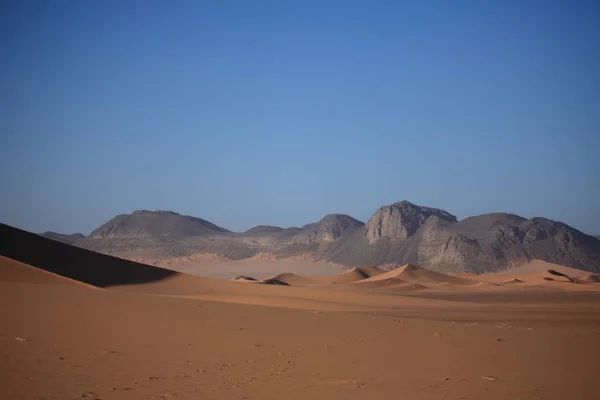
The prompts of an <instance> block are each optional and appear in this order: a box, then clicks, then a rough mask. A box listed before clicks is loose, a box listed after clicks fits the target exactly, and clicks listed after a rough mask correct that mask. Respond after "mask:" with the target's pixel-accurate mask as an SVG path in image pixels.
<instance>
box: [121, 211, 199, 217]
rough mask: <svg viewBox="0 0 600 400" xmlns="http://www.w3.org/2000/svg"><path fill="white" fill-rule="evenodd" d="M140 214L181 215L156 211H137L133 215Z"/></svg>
mask: <svg viewBox="0 0 600 400" xmlns="http://www.w3.org/2000/svg"><path fill="white" fill-rule="evenodd" d="M140 214H157V215H181V214H179V213H176V212H173V211H169V210H155V211H151V210H135V211H134V212H132V213H131V215H140ZM125 215H126V214H125ZM192 218H193V217H192Z"/></svg>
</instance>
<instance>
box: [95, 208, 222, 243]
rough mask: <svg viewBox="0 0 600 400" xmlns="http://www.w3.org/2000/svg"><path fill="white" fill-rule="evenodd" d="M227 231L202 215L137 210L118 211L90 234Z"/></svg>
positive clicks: (180, 234) (120, 235) (177, 234)
mask: <svg viewBox="0 0 600 400" xmlns="http://www.w3.org/2000/svg"><path fill="white" fill-rule="evenodd" d="M226 232H229V231H228V230H226V229H224V228H221V227H220V226H217V225H215V224H213V223H211V222H208V221H205V220H203V219H201V218H196V217H191V216H188V215H181V214H177V213H174V212H172V211H147V210H138V211H134V212H133V213H131V214H121V215H117V216H116V217H114V218H113V219H111V220H110V221H108V222H107V223H105V224H104V225H102V226H100V227H99V228H98V229H96V230H94V231H93V232H92V233H91V234H90V236H89V238H91V239H102V238H132V237H137V238H148V237H157V236H171V237H187V236H199V235H206V234H214V233H226Z"/></svg>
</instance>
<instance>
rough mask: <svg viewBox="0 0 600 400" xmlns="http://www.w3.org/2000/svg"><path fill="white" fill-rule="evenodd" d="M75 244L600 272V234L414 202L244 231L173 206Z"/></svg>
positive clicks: (169, 252)
mask: <svg viewBox="0 0 600 400" xmlns="http://www.w3.org/2000/svg"><path fill="white" fill-rule="evenodd" d="M52 235H53V236H54V237H53V238H54V239H55V240H61V241H66V240H71V239H69V238H65V237H63V236H68V235H62V236H60V235H59V234H52ZM57 235H59V236H57ZM46 236H48V235H46ZM48 237H51V236H48ZM67 243H69V242H67ZM71 243H72V244H75V245H77V246H80V247H85V248H89V249H92V250H95V251H99V252H103V253H108V254H112V255H117V256H126V257H131V256H139V255H144V256H145V257H150V258H152V257H156V258H161V257H162V258H169V257H180V256H185V255H189V254H193V253H217V254H220V255H221V256H223V257H227V258H230V259H241V258H247V257H252V256H254V255H256V254H258V253H267V254H271V255H274V256H277V257H290V256H298V255H303V256H309V257H312V258H313V259H317V260H327V261H332V262H336V263H340V264H343V265H346V266H356V265H378V266H386V267H389V268H393V267H394V266H396V265H403V264H417V265H421V266H424V267H427V268H429V269H433V270H438V271H446V272H448V271H469V272H474V273H482V272H493V271H501V270H504V269H507V268H511V267H515V266H518V265H521V264H524V263H527V262H528V261H530V260H532V259H541V260H545V261H548V262H552V263H556V264H562V265H568V266H571V267H574V268H581V269H585V270H588V271H592V272H600V241H599V240H598V239H596V238H595V237H593V236H589V235H586V234H584V233H582V232H580V231H578V230H576V229H574V228H571V227H570V226H568V225H566V224H563V223H561V222H556V221H552V220H549V219H545V218H531V219H527V218H523V217H520V216H518V215H514V214H505V213H495V214H485V215H479V216H474V217H469V218H465V219H463V220H460V221H459V220H458V219H457V218H456V217H455V216H454V215H452V214H450V213H448V212H446V211H444V210H440V209H436V208H431V207H424V206H418V205H415V204H413V203H410V202H408V201H401V202H398V203H394V204H391V205H387V206H384V207H381V208H379V209H378V210H377V211H376V212H375V213H374V214H373V216H372V217H371V218H370V219H369V221H368V222H367V223H366V224H364V223H362V222H360V221H358V220H356V219H354V218H352V217H350V216H348V215H342V214H330V215H327V216H325V217H324V218H322V219H321V220H320V221H318V222H315V223H311V224H308V225H305V226H303V227H301V228H287V229H282V228H278V227H273V226H266V225H261V226H257V227H254V228H251V229H249V230H248V231H246V232H244V233H232V232H229V231H227V230H226V229H224V228H221V227H219V226H216V225H214V224H212V223H210V222H208V221H205V220H203V219H200V218H195V217H190V216H184V215H180V214H176V213H173V212H170V211H135V212H133V213H131V214H123V215H119V216H117V217H115V218H113V219H112V220H110V221H109V222H107V223H106V224H104V225H102V226H101V227H99V228H98V229H96V230H95V231H94V232H92V234H90V236H89V237H88V238H81V237H78V238H77V239H76V240H73V241H72V242H71Z"/></svg>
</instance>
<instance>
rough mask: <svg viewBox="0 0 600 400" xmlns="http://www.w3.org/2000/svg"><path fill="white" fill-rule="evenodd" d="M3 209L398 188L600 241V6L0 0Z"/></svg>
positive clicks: (290, 200) (354, 206) (332, 199)
mask: <svg viewBox="0 0 600 400" xmlns="http://www.w3.org/2000/svg"><path fill="white" fill-rule="evenodd" d="M0 55H1V56H0V221H1V222H4V223H8V224H11V225H14V226H17V227H20V228H24V229H27V230H32V231H45V230H54V231H59V232H63V233H71V232H76V231H78V232H83V233H86V234H87V233H89V232H90V231H91V230H92V229H94V228H95V227H96V226H98V225H100V224H102V223H104V222H105V221H107V220H108V219H110V218H112V217H113V216H114V215H116V214H119V213H128V212H131V211H133V210H136V209H168V210H173V211H177V212H180V213H185V214H191V215H195V216H199V217H202V218H205V219H208V220H210V221H212V222H214V223H216V224H218V225H221V226H223V227H225V228H228V229H232V230H238V231H239V230H245V229H247V228H249V227H251V226H253V225H257V224H272V225H279V226H292V225H303V224H306V223H309V222H313V221H316V220H318V219H320V218H321V217H323V216H324V215H325V214H328V213H347V214H350V215H352V216H354V217H356V218H359V219H361V220H367V219H368V218H369V217H370V216H371V215H372V213H373V212H374V211H375V210H376V209H377V207H379V206H381V205H384V204H390V203H392V202H395V201H399V200H403V199H406V200H410V201H412V202H414V203H417V204H422V205H429V206H434V207H438V208H442V209H445V210H447V211H449V212H452V213H454V214H456V215H457V216H458V217H459V218H462V217H466V216H469V215H475V214H481V213H487V212H498V211H505V212H512V213H518V214H521V215H523V216H526V217H534V216H544V217H548V218H552V219H556V220H560V221H563V222H566V223H568V224H570V225H572V226H574V227H575V228H578V229H580V230H583V231H585V232H589V233H599V234H600V200H599V199H600V6H599V3H598V2H595V1H588V2H586V1H562V2H556V1H533V0H532V1H500V0H498V1H479V0H472V1H416V0H415V1H392V0H390V1H366V0H365V1H263V0H252V1H242V0H239V1H226V0H225V1H217V0H215V1H177V2H171V1H127V0H122V1H50V0H40V1H27V0H25V1H21V0H20V1H6V0H5V1H2V3H1V5H0Z"/></svg>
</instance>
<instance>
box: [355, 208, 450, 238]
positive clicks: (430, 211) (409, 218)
mask: <svg viewBox="0 0 600 400" xmlns="http://www.w3.org/2000/svg"><path fill="white" fill-rule="evenodd" d="M432 216H435V217H437V218H439V219H440V220H443V221H447V222H456V216H454V215H452V214H450V213H449V212H447V211H444V210H440V209H437V208H431V207H424V206H417V205H415V204H413V203H411V202H409V201H406V200H403V201H399V202H397V203H394V204H391V205H388V206H383V207H380V208H379V209H378V210H377V211H376V212H375V214H373V216H372V217H371V219H369V222H367V226H366V230H365V237H366V238H367V239H368V240H369V243H373V242H375V241H377V240H379V239H381V238H390V239H396V240H405V239H407V238H409V237H411V236H412V235H414V233H415V232H416V231H417V229H419V227H420V226H421V225H423V224H424V223H425V221H426V220H427V219H428V218H429V217H432Z"/></svg>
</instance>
